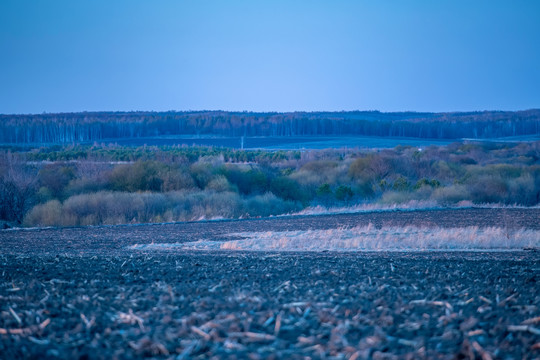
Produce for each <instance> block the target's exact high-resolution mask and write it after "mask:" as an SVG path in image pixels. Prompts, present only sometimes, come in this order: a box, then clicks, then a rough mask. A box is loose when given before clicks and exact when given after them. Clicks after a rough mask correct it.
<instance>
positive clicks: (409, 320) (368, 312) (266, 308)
mask: <svg viewBox="0 0 540 360" xmlns="http://www.w3.org/2000/svg"><path fill="white" fill-rule="evenodd" d="M539 214H540V211H539V210H518V209H514V210H505V211H504V212H503V211H502V210H481V209H476V210H451V211H448V210H444V211H416V212H391V213H371V214H357V215H334V216H316V217H295V218H276V219H263V220H245V221H231V222H207V223H186V224H171V225H153V226H151V225H146V226H119V227H99V228H95V227H94V228H71V229H47V230H25V231H12V230H8V231H1V232H0V254H1V255H0V358H2V359H12V358H17V359H18V358H32V357H34V358H66V359H77V358H82V359H85V358H86V359H88V358H90V359H93V358H104V359H109V358H120V359H122V358H133V357H156V358H170V359H190V358H211V357H213V356H214V357H216V358H239V359H243V358H253V359H258V358H261V359H264V358H283V359H288V358H293V359H304V358H306V357H309V358H327V359H333V358H336V359H341V358H343V359H363V358H374V359H387V358H390V359H391V358H444V359H446V358H448V359H456V358H457V359H459V358H478V359H489V358H490V357H492V358H503V359H505V358H508V359H519V358H526V359H533V358H539V357H540V330H539V328H540V309H539V307H540V292H539V291H538V289H539V286H538V284H537V282H538V281H539V274H540V261H539V260H540V254H539V253H538V252H536V251H515V252H508V253H489V252H487V253H482V252H468V253H467V252H460V253H456V252H454V253H441V252H437V253H384V252H381V253H331V252H329V253H259V252H257V253H247V252H230V251H220V252H188V251H181V250H178V251H152V252H142V251H131V250H127V249H126V247H127V246H128V245H131V244H135V243H139V244H140V243H149V242H152V241H154V242H181V241H192V240H198V239H214V240H220V239H223V238H224V237H225V235H226V234H227V233H231V232H240V231H254V230H257V231H269V230H276V231H277V230H298V229H310V228H311V229H321V228H322V229H324V228H335V227H341V226H355V225H360V224H363V223H366V224H367V223H368V222H372V223H373V224H375V225H376V226H382V225H402V224H403V225H404V224H408V225H410V224H416V225H425V226H447V227H448V226H452V227H456V226H470V225H479V226H503V225H502V224H505V225H504V226H507V227H510V228H517V227H527V228H535V229H538V228H539V226H540V225H539V221H538V219H539V218H540V217H539Z"/></svg>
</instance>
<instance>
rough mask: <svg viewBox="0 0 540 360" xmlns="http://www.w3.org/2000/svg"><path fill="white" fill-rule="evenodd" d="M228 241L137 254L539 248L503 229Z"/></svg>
mask: <svg viewBox="0 0 540 360" xmlns="http://www.w3.org/2000/svg"><path fill="white" fill-rule="evenodd" d="M230 236H234V237H241V238H242V239H240V240H231V241H225V242H214V241H198V242H192V243H184V244H150V245H136V246H134V247H133V248H135V249H166V248H171V247H180V248H183V249H192V250H205V249H223V250H248V251H325V250H329V251H386V250H403V251H407V250H512V249H523V248H529V247H532V248H537V247H540V231H536V230H525V229H522V230H512V231H511V230H507V229H504V228H499V227H488V228H478V227H466V228H419V227H414V226H410V227H386V228H382V229H377V228H375V227H374V226H372V225H369V226H364V227H354V228H349V229H330V230H308V231H284V232H273V231H270V232H248V233H236V234H231V235H230Z"/></svg>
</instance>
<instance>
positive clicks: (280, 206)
mask: <svg viewBox="0 0 540 360" xmlns="http://www.w3.org/2000/svg"><path fill="white" fill-rule="evenodd" d="M300 209H301V206H299V205H298V204H295V203H293V202H291V201H284V200H282V199H280V198H278V197H277V196H275V195H274V194H272V193H266V194H264V195H256V196H254V197H252V198H249V199H247V200H246V201H245V212H246V215H247V216H249V217H267V216H270V215H278V214H287V213H291V212H294V211H298V210H300Z"/></svg>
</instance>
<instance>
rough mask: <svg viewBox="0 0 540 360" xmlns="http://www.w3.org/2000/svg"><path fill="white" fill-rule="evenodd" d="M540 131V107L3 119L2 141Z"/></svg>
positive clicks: (499, 134)
mask: <svg viewBox="0 0 540 360" xmlns="http://www.w3.org/2000/svg"><path fill="white" fill-rule="evenodd" d="M538 134H540V110H527V111H516V112H508V111H506V112H503V111H499V112H497V111H484V112H470V113H460V112H456V113H415V112H401V113H399V112H396V113H383V112H378V111H352V112H293V113H252V112H224V111H197V112H173V111H170V112H81V113H63V114H40V115H0V143H14V144H33V143H34V144H36V143H37V144H44V143H56V144H73V143H82V142H94V141H97V142H99V141H101V140H103V139H119V138H141V137H154V136H164V135H193V136H197V135H218V136H227V137H238V136H324V135H326V136H347V135H362V136H390V137H415V138H429V139H462V138H476V139H480V138H495V137H507V136H523V135H538Z"/></svg>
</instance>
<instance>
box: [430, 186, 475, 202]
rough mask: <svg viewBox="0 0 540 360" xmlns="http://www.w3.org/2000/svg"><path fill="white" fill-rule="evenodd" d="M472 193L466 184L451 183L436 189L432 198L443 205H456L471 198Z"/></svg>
mask: <svg viewBox="0 0 540 360" xmlns="http://www.w3.org/2000/svg"><path fill="white" fill-rule="evenodd" d="M470 196H471V195H470V193H469V190H468V189H467V187H466V186H464V185H451V186H447V187H439V188H437V189H435V191H434V192H433V194H432V195H431V199H432V200H435V201H436V202H437V203H439V204H441V205H454V204H457V203H458V202H460V201H463V200H469V199H470Z"/></svg>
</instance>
